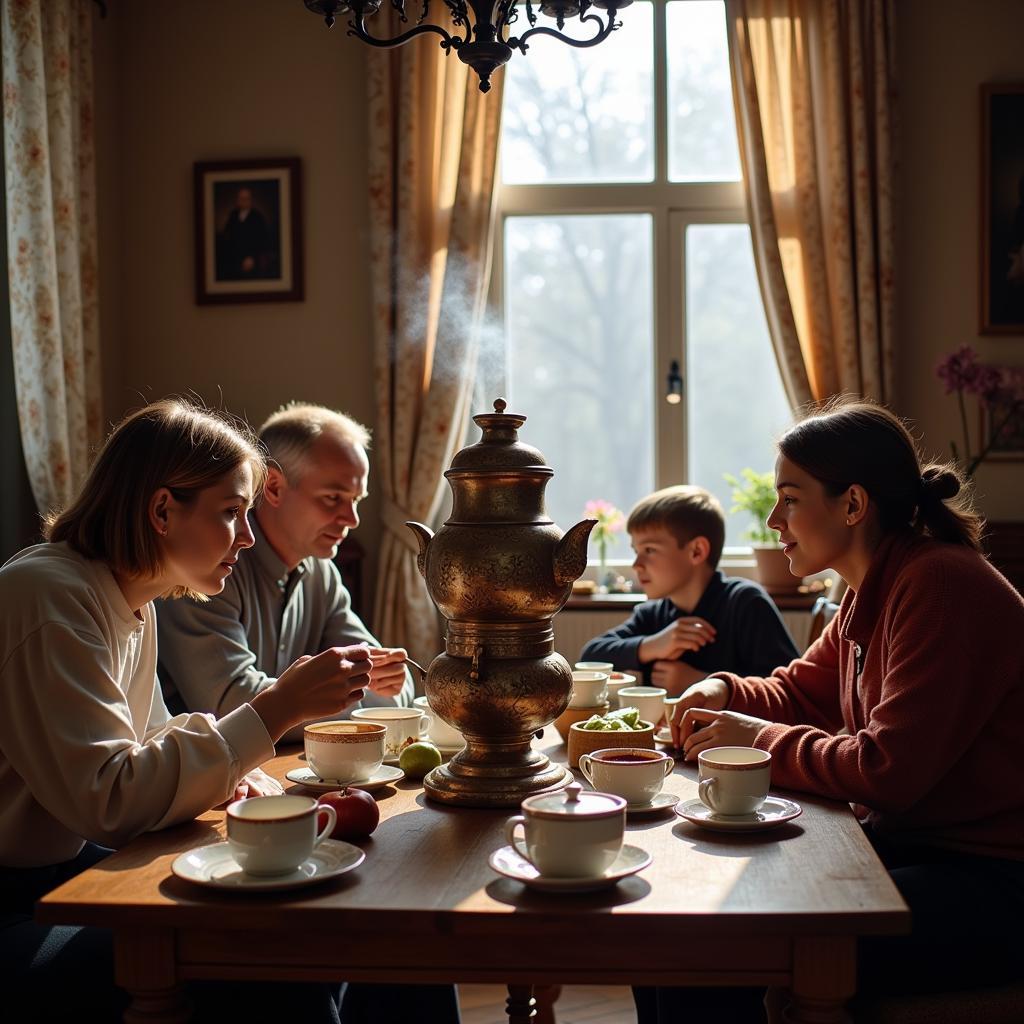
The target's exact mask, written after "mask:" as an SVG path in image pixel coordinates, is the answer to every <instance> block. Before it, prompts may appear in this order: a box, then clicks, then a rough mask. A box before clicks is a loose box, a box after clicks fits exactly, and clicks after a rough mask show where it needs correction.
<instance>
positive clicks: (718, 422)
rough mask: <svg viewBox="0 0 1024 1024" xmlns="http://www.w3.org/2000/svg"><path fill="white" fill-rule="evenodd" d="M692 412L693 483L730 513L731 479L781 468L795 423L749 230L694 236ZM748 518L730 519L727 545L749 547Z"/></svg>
mask: <svg viewBox="0 0 1024 1024" xmlns="http://www.w3.org/2000/svg"><path fill="white" fill-rule="evenodd" d="M686 273H687V281H686V313H687V315H686V320H687V323H686V338H687V363H688V366H689V373H688V388H687V402H688V405H687V412H688V415H689V421H690V429H689V432H688V440H689V456H688V457H689V466H690V474H689V475H690V480H691V481H692V482H693V483H696V484H700V485H701V486H702V487H706V488H707V489H708V490H709V491H711V492H712V493H713V494H716V495H717V496H718V497H719V499H720V500H721V502H722V505H723V506H724V507H725V510H726V512H728V511H729V509H730V507H731V506H732V498H731V488H730V487H729V485H728V484H727V483H726V482H725V480H723V479H722V474H723V473H732V474H733V475H735V476H738V475H739V473H740V470H741V469H743V468H744V467H745V466H749V467H750V468H751V469H754V470H756V471H757V472H758V473H765V472H769V471H771V470H774V468H775V445H774V441H775V438H777V437H778V436H779V434H780V433H781V432H782V430H784V429H785V427H786V426H788V425H789V423H790V422H792V415H791V413H790V409H789V403H788V402H787V400H786V396H785V393H784V392H783V390H782V380H781V378H780V377H779V370H778V366H777V365H776V362H775V354H774V352H773V351H772V345H771V340H770V339H769V337H768V325H767V323H766V322H765V317H764V307H763V306H762V305H761V292H760V289H759V288H758V284H757V274H756V272H755V270H754V253H753V249H752V247H751V244H750V229H749V228H748V227H747V225H746V224H699V225H698V224H691V225H690V226H689V227H688V228H687V229H686ZM750 525H751V522H750V517H749V516H748V515H746V514H743V515H740V514H739V513H737V514H736V515H735V516H732V515H730V516H728V517H727V519H726V544H747V543H749V541H747V540H746V539H745V538H744V537H743V533H744V531H745V530H746V529H747V527H749V526H750Z"/></svg>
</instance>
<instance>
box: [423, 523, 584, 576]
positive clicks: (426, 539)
mask: <svg viewBox="0 0 1024 1024" xmlns="http://www.w3.org/2000/svg"><path fill="white" fill-rule="evenodd" d="M595 522H596V520H595ZM405 525H406V526H408V527H409V529H410V530H412V532H413V533H414V534H416V540H417V542H418V543H419V546H420V553H419V554H418V555H417V556H416V568H417V569H419V571H420V575H421V576H422V577H423V578H424V579H426V578H427V548H428V547H430V542H431V541H432V540H433V539H434V531H433V530H431V529H430V527H429V526H424V525H423V524H422V523H406V524H405Z"/></svg>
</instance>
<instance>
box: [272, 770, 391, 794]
mask: <svg viewBox="0 0 1024 1024" xmlns="http://www.w3.org/2000/svg"><path fill="white" fill-rule="evenodd" d="M285 778H286V779H287V780H288V781H289V782H297V783H298V784H299V785H300V786H305V787H306V789H315V790H317V791H318V792H324V793H326V792H327V791H328V790H331V789H344V788H345V787H346V786H347V787H348V788H349V789H365V790H366V791H367V792H368V793H371V792H373V790H375V789H380V788H381V787H383V786H390V785H391V783H393V782H401V781H402V779H404V778H405V772H403V771H402V769H401V768H391V767H389V766H388V765H384V764H382V765H381V766H380V767H379V768H378V769H377V770H376V771H375V772H374V773H373V774H372V775H371V776H370V777H369V778H368V779H362V780H361V781H359V782H336V781H334V780H332V779H321V778H320V776H319V775H317V773H316V772H315V771H313V769H312V768H310V767H309V766H308V765H306V766H304V767H302V768H293V769H292V770H291V771H290V772H288V774H287V775H285Z"/></svg>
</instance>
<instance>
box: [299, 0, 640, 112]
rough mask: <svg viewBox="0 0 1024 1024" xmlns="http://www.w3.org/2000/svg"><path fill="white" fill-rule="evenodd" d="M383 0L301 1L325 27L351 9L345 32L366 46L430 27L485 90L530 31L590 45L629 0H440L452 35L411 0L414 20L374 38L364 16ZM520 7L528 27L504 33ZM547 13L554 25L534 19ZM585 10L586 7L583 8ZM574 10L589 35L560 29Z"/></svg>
mask: <svg viewBox="0 0 1024 1024" xmlns="http://www.w3.org/2000/svg"><path fill="white" fill-rule="evenodd" d="M382 2H383V0H305V4H306V6H307V7H308V8H309V9H310V10H311V11H312V12H313V13H314V14H320V15H322V16H323V19H324V21H326V22H327V27H328V28H330V27H331V26H332V25H333V24H334V19H335V17H336V16H337V15H340V14H351V15H352V18H351V19H350V21H349V23H348V34H349V35H350V36H355V37H356V38H357V39H362V41H363V42H364V43H369V44H370V45H371V46H379V47H385V48H387V47H393V46H401V45H402V44H403V43H407V42H408V41H409V40H410V39H414V38H415V37H416V36H419V35H423V34H424V33H425V32H434V33H436V34H437V35H439V36H440V37H441V49H442V50H444V51H445V53H450V52H451V51H452V50H454V51H455V52H456V53H457V54H458V55H459V60H461V61H462V62H463V64H468V65H469V66H470V67H471V68H472V69H473V70H474V71H475V72H476V73H477V74H478V75H479V76H480V91H481V92H489V91H490V88H491V74H492V72H493V71H494V70H495V69H496V68H500V67H501V66H502V64H505V63H507V61H508V59H509V58H510V57H511V56H512V51H513V50H514V49H516V50H519V51H520V53H526V50H527V45H526V40H527V39H529V38H530V36H535V35H545V36H554V38H555V39H560V40H561V41H562V42H563V43H568V44H569V45H570V46H579V47H585V46H596V45H597V44H598V43H600V42H603V41H604V40H605V39H607V38H608V36H610V35H611V34H612V32H614V31H615V29H617V28H620V27H621V26H622V22H621V21H616V20H615V14H616V12H617V11H620V10H621V9H622V8H623V7H628V6H629V5H630V4H631V3H632V2H633V0H540V2H539V3H534V2H532V0H442V2H443V3H444V5H445V6H446V7H447V8H448V10H449V12H450V13H451V19H452V23H453V24H454V25H455V27H456V28H462V29H464V30H465V31H464V34H463V35H452V34H451V33H450V32H448V31H447V29H444V28H442V27H441V26H440V25H432V24H430V23H427V24H424V20H425V19H426V17H427V12H428V10H429V8H430V0H416V2H417V3H420V4H421V5H422V6H421V9H420V15H419V17H418V18H417V19H416V25H415V27H413V28H410V29H409V30H408V31H407V32H403V33H402V34H401V35H397V36H395V37H394V39H378V38H377V37H375V36H372V35H370V33H369V32H367V31H366V19H367V17H369V16H370V15H373V14H376V13H377V11H379V10H380V6H381V3H382ZM391 6H392V7H394V9H395V10H396V11H398V16H399V18H400V19H401V20H402V21H403V22H407V21H408V20H409V19H408V17H406V13H405V0H391ZM524 7H525V8H526V20H527V21H528V22H529V23H530V27H529V28H528V29H527V30H526V31H525V32H523V33H522V35H518V36H510V35H509V34H508V33H509V29H510V27H511V26H513V25H514V24H515V23H516V21H518V20H519V11H520V9H521V8H524ZM593 8H597V10H599V11H604V12H605V15H604V19H602V17H601V15H600V14H596V13H594V12H593V10H592V9H593ZM538 10H539V11H540V13H541V14H542V15H544V16H545V17H548V18H554V20H555V23H556V24H557V25H558V29H557V30H556V29H553V28H549V27H548V26H547V25H538V24H537V11H538ZM588 11H589V12H590V13H587V12H588ZM577 15H579V19H580V24H588V23H589V24H591V25H593V26H594V33H595V34H594V35H593V36H591V37H590V38H589V39H573V38H572V36H567V35H565V34H564V33H563V32H562V29H563V28H564V27H565V22H566V20H567V19H568V18H573V17H575V16H577Z"/></svg>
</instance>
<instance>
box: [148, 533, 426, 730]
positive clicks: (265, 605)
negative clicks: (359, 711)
mask: <svg viewBox="0 0 1024 1024" xmlns="http://www.w3.org/2000/svg"><path fill="white" fill-rule="evenodd" d="M252 532H253V534H254V535H255V537H256V544H255V545H254V546H253V547H251V548H245V549H243V550H241V551H239V553H238V562H237V564H236V565H235V567H234V570H233V571H232V573H231V575H230V576H228V578H227V580H226V582H225V585H224V590H223V591H222V592H221V593H220V594H217V595H216V596H215V597H211V598H210V600H209V601H202V602H200V601H193V600H191V599H189V598H181V599H180V600H175V601H170V600H162V601H157V602H156V607H157V636H158V641H159V674H160V681H161V684H162V685H163V689H164V696H165V699H166V700H167V703H168V706H170V707H172V708H173V707H175V706H177V707H178V708H181V707H182V706H183V707H184V708H187V709H188V710H189V711H209V712H212V713H213V714H215V715H225V714H227V713H228V712H229V711H233V710H234V709H235V708H237V707H240V706H241V705H242V704H244V703H246V702H247V701H251V700H252V699H253V697H255V696H256V694H257V693H259V692H260V691H261V690H265V689H266V688H267V687H268V686H270V685H271V684H273V683H274V682H275V680H276V679H277V677H278V676H279V675H280V674H281V673H282V672H284V670H285V669H286V668H288V666H289V665H291V664H292V662H293V661H295V659H296V658H300V657H302V655H304V654H310V655H316V654H319V653H320V652H321V651H323V650H326V649H327V648H328V647H347V646H349V645H351V644H358V643H368V644H371V645H374V646H377V640H376V639H375V638H374V637H373V635H372V634H371V633H370V631H369V630H368V629H367V628H366V626H364V625H363V622H362V620H361V619H360V618H359V616H358V615H356V613H355V612H354V611H353V610H352V600H351V598H350V597H349V593H348V591H347V590H346V589H345V585H344V583H342V581H341V573H340V572H338V567H337V566H336V565H335V564H334V563H333V562H332V561H331V560H330V559H327V558H306V559H303V561H302V562H300V563H299V565H298V566H296V568H295V569H293V570H292V572H290V573H289V572H288V568H287V566H285V564H284V562H282V561H281V559H280V558H278V556H277V555H276V554H275V552H274V549H273V548H272V547H271V546H270V545H269V544H268V543H267V540H266V538H265V537H264V536H263V532H262V531H261V530H260V528H259V524H258V523H257V522H256V519H255V516H254V517H253V518H252ZM412 697H413V683H412V678H411V677H410V676H409V673H408V670H406V680H405V686H404V687H403V689H402V692H401V693H400V694H399V695H398V697H397V698H395V697H381V696H378V695H377V694H375V693H372V692H371V691H369V690H368V691H367V692H366V696H365V697H364V698H363V700H362V702H361V703H362V706H368V707H379V706H391V707H393V706H395V705H396V704H400V705H408V704H410V703H411V702H412ZM355 706H359V705H355ZM349 710H351V709H349ZM347 715H348V711H346V712H345V714H344V715H343V716H341V717H347ZM289 738H291V737H289ZM299 738H301V736H299Z"/></svg>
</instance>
